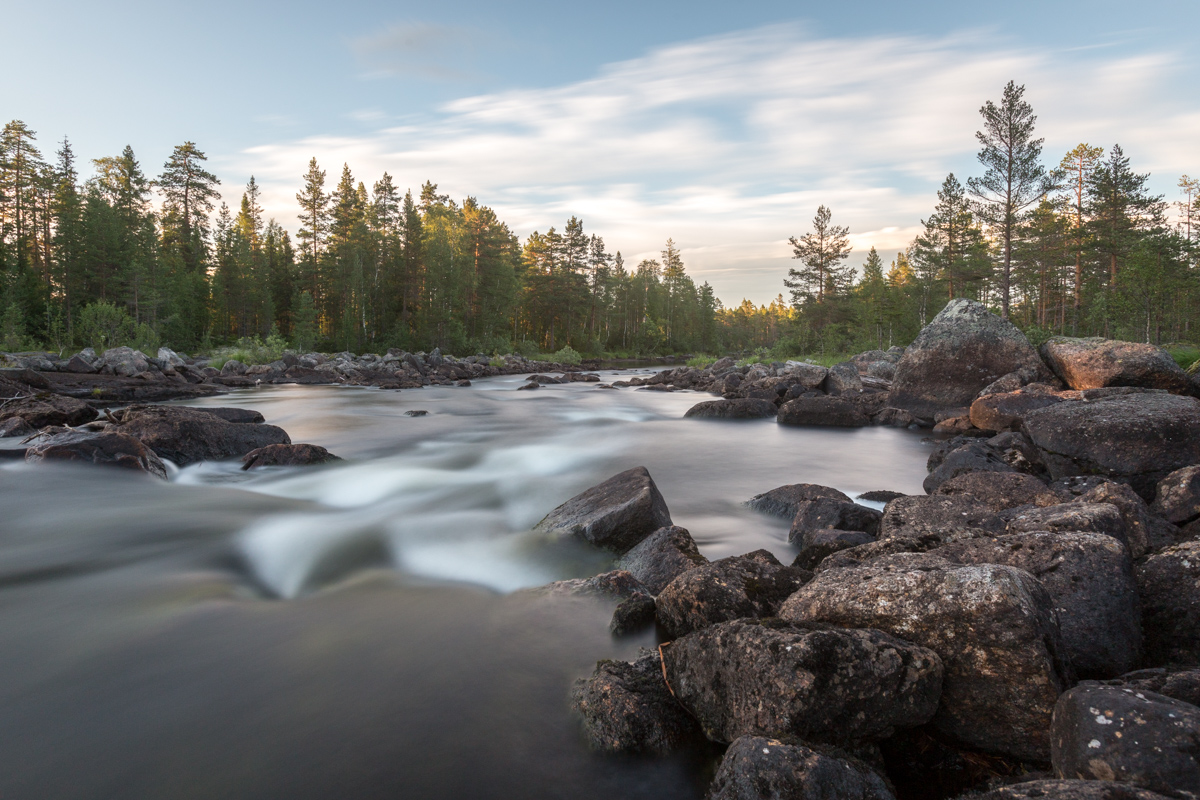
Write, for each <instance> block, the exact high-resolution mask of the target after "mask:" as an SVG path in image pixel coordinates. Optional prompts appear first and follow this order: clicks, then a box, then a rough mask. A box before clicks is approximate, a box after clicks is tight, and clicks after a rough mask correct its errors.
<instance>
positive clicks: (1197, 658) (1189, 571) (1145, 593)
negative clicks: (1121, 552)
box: [1135, 541, 1200, 667]
mask: <svg viewBox="0 0 1200 800" xmlns="http://www.w3.org/2000/svg"><path fill="white" fill-rule="evenodd" d="M1135 571H1136V574H1137V582H1138V592H1139V593H1140V595H1141V598H1142V633H1143V635H1144V636H1145V659H1144V660H1143V662H1142V663H1144V664H1145V665H1146V666H1150V667H1162V666H1166V665H1168V664H1198V663H1200V541H1191V542H1184V543H1182V544H1177V545H1174V546H1173V547H1168V548H1166V549H1165V550H1163V551H1162V552H1159V553H1155V554H1154V555H1152V556H1150V557H1149V558H1147V559H1146V560H1145V561H1144V562H1143V563H1141V564H1139V565H1138V566H1137V568H1136V570H1135Z"/></svg>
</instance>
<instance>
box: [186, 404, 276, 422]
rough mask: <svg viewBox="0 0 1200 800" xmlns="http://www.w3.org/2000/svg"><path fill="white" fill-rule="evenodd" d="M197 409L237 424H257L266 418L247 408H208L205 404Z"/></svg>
mask: <svg viewBox="0 0 1200 800" xmlns="http://www.w3.org/2000/svg"><path fill="white" fill-rule="evenodd" d="M199 410H200V411H204V412H206V413H209V414H212V415H213V416H214V417H220V418H221V419H223V420H225V421H226V422H234V423H238V424H257V423H259V422H266V419H265V418H264V417H263V415H262V414H260V413H259V412H257V411H253V410H251V409H249V408H223V407H217V408H209V407H207V406H205V407H203V408H200V409H199Z"/></svg>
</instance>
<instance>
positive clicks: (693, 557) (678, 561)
mask: <svg viewBox="0 0 1200 800" xmlns="http://www.w3.org/2000/svg"><path fill="white" fill-rule="evenodd" d="M707 563H708V559H707V558H705V557H704V556H702V555H700V550H699V549H698V548H697V547H696V542H695V541H694V540H693V539H692V535H691V534H690V533H688V531H687V529H686V528H680V527H679V526H677V525H672V526H670V527H667V528H659V529H658V530H656V531H655V532H654V533H652V534H650V535H649V536H647V537H646V538H645V539H643V540H642V541H641V542H640V543H638V544H637V545H636V546H635V547H634V548H633V549H632V550H630V551H629V552H628V553H626V554H625V555H623V556H621V559H620V561H618V562H617V567H618V568H620V569H623V570H627V571H628V572H629V573H630V574H632V575H633V576H634V577H635V578H637V579H638V580H639V581H641V582H642V583H643V584H644V585H645V587H646V588H647V589H648V590H649V591H650V592H651V593H652V594H658V593H659V592H661V591H662V590H663V589H664V588H666V586H667V584H668V583H670V582H671V581H673V580H675V578H677V577H679V576H680V575H682V574H683V573H685V572H687V571H688V570H690V569H695V568H696V567H702V566H704V565H705V564H707Z"/></svg>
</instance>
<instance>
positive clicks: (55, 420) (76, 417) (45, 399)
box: [0, 394, 99, 429]
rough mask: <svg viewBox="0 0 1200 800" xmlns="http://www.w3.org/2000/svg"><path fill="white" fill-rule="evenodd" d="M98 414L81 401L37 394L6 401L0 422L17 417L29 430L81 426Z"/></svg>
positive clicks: (61, 396)
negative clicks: (23, 421)
mask: <svg viewBox="0 0 1200 800" xmlns="http://www.w3.org/2000/svg"><path fill="white" fill-rule="evenodd" d="M98 416H99V413H98V412H97V411H96V409H94V408H92V407H91V406H89V405H88V404H87V403H85V402H83V401H82V400H76V399H75V398H74V397H64V396H63V395H59V394H38V395H28V396H25V397H17V398H16V399H13V400H7V402H5V403H4V406H3V408H0V420H6V419H11V418H13V417H19V418H20V419H23V420H25V424H27V425H28V426H29V427H31V428H35V429H37V428H45V427H47V426H51V425H70V426H74V425H83V424H84V423H87V422H91V421H92V420H94V419H95V418H96V417H98Z"/></svg>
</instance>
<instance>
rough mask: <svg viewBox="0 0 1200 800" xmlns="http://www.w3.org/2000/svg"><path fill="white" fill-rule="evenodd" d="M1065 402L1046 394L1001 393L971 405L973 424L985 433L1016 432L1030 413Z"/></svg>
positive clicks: (982, 398)
mask: <svg viewBox="0 0 1200 800" xmlns="http://www.w3.org/2000/svg"><path fill="white" fill-rule="evenodd" d="M1061 402H1063V399H1062V398H1061V397H1058V396H1057V395H1053V394H1047V393H1044V392H1019V391H1018V392H999V393H996V394H989V395H985V396H983V397H980V398H978V399H977V400H975V402H973V403H971V424H973V425H974V426H975V427H976V428H979V429H980V430H985V431H994V432H996V433H999V432H1001V431H1015V430H1018V429H1019V427H1020V425H1021V420H1023V419H1024V418H1025V415H1026V414H1028V413H1029V412H1030V411H1033V410H1035V409H1038V408H1046V407H1047V406H1052V405H1055V404H1056V403H1061Z"/></svg>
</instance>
